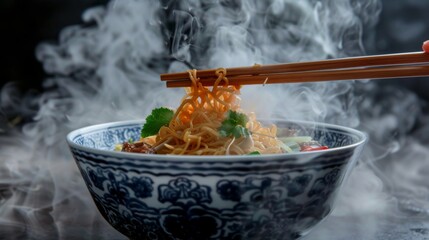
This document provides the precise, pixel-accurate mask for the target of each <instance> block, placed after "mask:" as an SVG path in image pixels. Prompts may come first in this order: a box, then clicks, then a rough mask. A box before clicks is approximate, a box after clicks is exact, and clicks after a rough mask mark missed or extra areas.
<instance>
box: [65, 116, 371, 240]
mask: <svg viewBox="0 0 429 240" xmlns="http://www.w3.org/2000/svg"><path fill="white" fill-rule="evenodd" d="M275 123H276V124H277V125H278V126H279V127H292V128H296V129H299V130H300V131H301V132H303V133H304V134H305V135H307V134H309V135H311V136H313V138H314V139H316V140H318V141H320V142H321V143H322V144H324V145H328V146H329V147H330V149H328V150H321V151H314V152H300V153H289V154H277V155H247V156H206V157H201V156H174V155H146V154H137V153H124V152H115V151H113V149H114V147H115V144H117V143H122V142H125V141H128V140H129V139H134V140H136V139H139V135H140V129H141V125H142V121H126V122H114V123H106V124H100V125H95V126H90V127H85V128H82V129H78V130H75V131H73V132H71V133H70V134H69V135H68V136H67V141H68V144H69V146H70V149H71V152H72V154H73V156H74V158H75V160H76V163H77V165H78V167H79V169H80V172H81V174H82V176H83V179H84V180H85V183H86V185H87V187H88V189H89V192H90V193H91V195H92V198H93V199H94V202H95V204H96V205H97V207H98V210H99V211H100V213H101V214H102V215H103V217H104V218H105V219H106V220H107V221H108V222H109V223H110V224H111V225H112V226H113V227H114V228H116V229H117V230H119V231H120V232H121V233H123V234H124V235H126V236H127V237H129V238H131V239H186V240H203V239H246V240H247V239H270V240H271V239H295V238H299V237H300V236H302V235H304V234H305V233H307V232H308V231H309V230H310V229H311V228H312V227H314V226H315V225H316V224H317V223H319V222H320V221H321V220H322V219H324V218H325V217H326V216H327V215H328V214H329V213H330V212H331V210H332V208H333V203H334V199H335V195H336V193H337V192H338V190H339V188H340V186H341V184H342V183H343V182H344V179H345V177H346V176H347V175H348V174H349V173H350V171H351V169H352V167H353V165H354V164H355V162H356V160H357V158H358V157H359V155H360V152H361V150H362V148H363V146H364V143H365V141H366V135H365V134H364V133H362V132H359V131H357V130H353V129H350V128H346V127H341V126H335V125H329V124H320V123H310V122H286V121H275Z"/></svg>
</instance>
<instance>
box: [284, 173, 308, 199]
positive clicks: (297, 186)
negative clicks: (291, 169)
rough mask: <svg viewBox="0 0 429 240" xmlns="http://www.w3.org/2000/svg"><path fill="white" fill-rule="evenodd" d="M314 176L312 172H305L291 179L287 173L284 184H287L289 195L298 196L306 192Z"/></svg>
mask: <svg viewBox="0 0 429 240" xmlns="http://www.w3.org/2000/svg"><path fill="white" fill-rule="evenodd" d="M312 178H313V175H311V174H303V175H300V176H297V177H295V178H293V179H290V177H289V176H288V175H285V176H284V179H283V181H282V184H284V185H285V186H287V190H288V194H287V195H288V197H296V196H298V195H301V194H302V193H304V191H305V189H306V188H307V186H308V184H309V183H310V182H311V179H312Z"/></svg>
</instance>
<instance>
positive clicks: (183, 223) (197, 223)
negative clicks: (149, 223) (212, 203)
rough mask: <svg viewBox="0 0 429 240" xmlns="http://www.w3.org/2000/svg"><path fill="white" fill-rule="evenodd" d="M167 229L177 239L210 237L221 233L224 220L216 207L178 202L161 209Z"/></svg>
mask: <svg viewBox="0 0 429 240" xmlns="http://www.w3.org/2000/svg"><path fill="white" fill-rule="evenodd" d="M161 223H162V227H163V228H164V229H165V231H166V232H167V233H169V234H171V235H172V236H175V238H177V239H189V240H199V239H210V238H212V239H213V238H215V239H216V238H218V237H219V236H220V234H221V228H222V226H223V225H222V223H223V222H222V220H221V219H220V215H219V213H218V212H217V211H215V210H214V209H210V208H208V207H207V206H203V205H195V204H192V203H191V204H189V203H188V204H182V203H177V204H176V205H174V206H171V207H169V208H167V209H165V210H162V211H161Z"/></svg>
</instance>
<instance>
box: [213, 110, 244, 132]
mask: <svg viewBox="0 0 429 240" xmlns="http://www.w3.org/2000/svg"><path fill="white" fill-rule="evenodd" d="M247 121H248V118H247V116H246V115H245V114H243V113H239V112H236V111H232V110H229V111H228V112H227V113H226V119H225V120H224V121H223V122H222V124H221V126H220V128H219V133H220V135H221V136H223V137H229V136H234V137H236V138H239V137H242V136H243V137H248V136H250V132H249V130H248V129H247V128H246V123H247Z"/></svg>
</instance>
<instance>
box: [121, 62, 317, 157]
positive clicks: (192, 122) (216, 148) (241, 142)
mask: <svg viewBox="0 0 429 240" xmlns="http://www.w3.org/2000/svg"><path fill="white" fill-rule="evenodd" d="M188 72H189V78H190V80H191V81H192V86H191V87H189V88H186V89H185V90H186V95H185V96H184V97H183V99H182V101H181V104H180V106H179V107H178V108H177V110H176V111H175V112H174V115H173V112H171V114H172V115H173V116H172V118H171V120H168V121H169V122H168V123H167V124H165V125H162V126H161V127H160V128H159V130H158V129H157V130H156V132H157V134H155V135H153V136H145V137H142V139H140V140H139V141H138V142H139V143H141V142H143V143H145V144H147V145H149V146H152V147H151V148H150V152H152V153H156V154H177V155H242V154H249V153H257V154H274V153H283V152H287V151H290V150H291V148H290V147H288V146H286V145H285V143H284V142H282V141H281V140H279V139H278V138H277V136H276V135H277V127H276V126H275V125H272V126H270V127H264V126H262V124H261V123H260V122H258V121H256V117H255V114H253V113H250V114H248V115H245V114H244V113H241V112H240V98H239V96H238V95H239V94H240V86H230V85H229V82H228V78H227V77H226V70H225V69H223V68H221V69H218V70H217V71H216V76H217V79H216V81H215V83H214V85H213V87H212V88H207V87H204V86H203V85H202V84H201V83H200V82H199V78H198V77H197V71H196V70H189V71H188ZM158 110H159V111H161V112H165V111H167V113H168V111H171V110H168V109H165V108H164V109H158ZM167 115H168V114H167ZM157 116H158V115H157ZM228 117H230V118H231V119H227V120H226V118H228ZM158 118H159V116H158ZM156 119H157V117H153V118H152V119H151V120H152V121H156ZM147 122H148V121H147ZM224 124H225V126H224ZM240 124H241V125H240ZM145 127H146V125H145V126H144V127H143V128H145ZM220 129H221V130H220ZM142 132H143V131H142ZM142 136H143V133H142ZM140 145H141V144H140ZM127 146H128V145H127ZM307 146H310V145H309V144H307ZM128 149H132V150H133V152H142V150H141V149H140V148H137V149H136V148H131V147H130V146H128ZM122 150H123V151H124V149H122Z"/></svg>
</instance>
